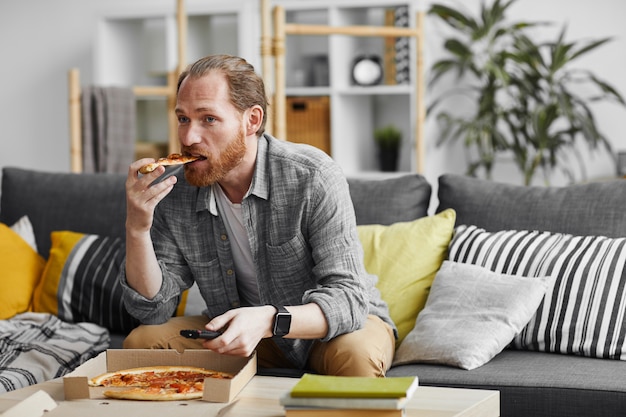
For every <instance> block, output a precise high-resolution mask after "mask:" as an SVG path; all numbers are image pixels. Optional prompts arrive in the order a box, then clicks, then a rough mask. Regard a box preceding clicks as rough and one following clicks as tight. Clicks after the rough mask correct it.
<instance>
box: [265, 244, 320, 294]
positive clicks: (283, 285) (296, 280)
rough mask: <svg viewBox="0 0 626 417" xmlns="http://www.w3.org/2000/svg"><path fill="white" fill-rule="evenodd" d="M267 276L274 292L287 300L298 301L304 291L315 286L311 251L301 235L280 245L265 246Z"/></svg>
mask: <svg viewBox="0 0 626 417" xmlns="http://www.w3.org/2000/svg"><path fill="white" fill-rule="evenodd" d="M266 250H267V255H268V258H267V263H268V267H269V271H267V272H268V275H269V276H270V277H271V283H272V284H273V286H274V288H275V291H276V292H277V293H278V294H280V295H281V297H285V298H287V299H289V300H294V299H297V300H300V298H301V297H302V293H304V291H306V290H308V289H311V288H313V287H314V286H315V279H314V277H313V274H312V268H313V259H312V258H311V251H310V248H309V246H308V244H307V243H306V241H305V240H304V237H303V236H302V235H301V234H297V235H296V236H294V237H292V238H291V239H289V240H288V241H287V242H285V243H283V244H281V245H278V246H276V245H270V244H267V245H266Z"/></svg>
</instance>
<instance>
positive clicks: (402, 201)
mask: <svg viewBox="0 0 626 417" xmlns="http://www.w3.org/2000/svg"><path fill="white" fill-rule="evenodd" d="M348 185H349V187H350V197H351V198H352V204H353V205H354V211H355V213H356V222H357V224H360V225H361V224H383V225H390V224H392V223H397V222H405V221H411V220H415V219H419V218H420V217H424V216H426V215H427V214H428V206H429V205H430V197H431V192H432V187H431V185H430V184H429V183H428V181H427V180H426V179H425V178H424V177H423V176H421V175H419V174H400V175H394V176H390V177H386V176H384V177H366V178H363V177H361V178H359V177H350V178H348Z"/></svg>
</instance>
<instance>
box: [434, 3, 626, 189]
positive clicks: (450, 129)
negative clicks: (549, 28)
mask: <svg viewBox="0 0 626 417" xmlns="http://www.w3.org/2000/svg"><path fill="white" fill-rule="evenodd" d="M514 2H515V0H509V1H506V0H505V1H501V0H495V1H494V2H493V3H492V5H491V6H490V7H488V6H486V5H485V4H484V3H483V4H482V6H481V10H480V18H474V17H472V15H471V13H467V12H464V11H460V10H456V9H453V8H451V7H448V6H445V5H442V4H433V5H432V6H431V8H430V10H429V11H428V13H429V15H431V16H435V17H437V18H439V19H441V20H442V21H443V22H445V23H446V24H447V25H449V26H450V27H451V28H453V30H454V31H455V34H454V35H453V36H452V37H450V38H449V39H446V40H445V41H444V48H445V50H446V51H447V53H448V56H447V57H446V58H444V59H441V60H439V61H437V62H435V63H434V64H433V66H432V79H431V86H432V85H434V84H435V83H437V82H438V81H439V80H441V79H442V76H443V75H445V74H448V73H452V72H454V73H456V74H457V77H458V78H459V79H458V80H457V81H456V82H455V85H454V87H452V88H450V89H448V90H446V91H444V92H443V93H442V94H441V95H440V96H439V97H437V99H436V100H435V101H433V103H432V104H431V105H430V107H429V109H428V114H429V115H430V114H432V112H433V111H434V110H435V109H436V108H437V107H439V106H441V105H442V104H443V102H444V101H447V100H449V99H451V98H452V97H455V98H458V97H459V95H460V96H465V97H468V98H469V99H470V101H471V102H473V104H474V105H473V110H472V113H471V114H470V115H469V116H467V115H466V116H458V115H456V114H454V113H453V112H451V111H448V110H445V109H444V110H441V111H439V112H438V113H437V115H436V117H437V120H438V122H439V123H440V126H441V128H442V130H441V132H442V133H441V136H440V138H439V140H438V143H439V144H441V143H443V142H445V141H448V140H454V139H463V140H464V142H465V145H466V146H467V147H468V150H470V161H469V166H468V170H467V173H468V175H472V176H475V175H476V174H477V173H478V172H479V171H480V170H482V171H483V172H484V174H485V176H486V177H487V178H490V176H491V171H492V169H493V166H494V164H495V162H496V161H497V157H498V156H499V155H501V154H503V153H508V154H511V155H513V160H514V161H515V164H516V165H517V167H518V168H519V170H520V172H521V173H522V174H523V177H524V184H527V185H529V184H531V183H532V181H533V179H534V177H535V175H536V174H537V172H538V171H541V172H543V174H544V177H545V180H546V182H549V177H550V174H551V173H552V171H553V170H554V169H555V168H557V167H558V168H561V169H562V170H563V172H564V173H565V175H566V176H567V177H568V178H569V179H570V181H572V182H573V181H574V180H575V177H576V176H575V173H574V170H573V166H572V164H571V159H572V157H573V158H574V159H576V160H578V162H579V164H578V166H579V167H580V168H581V171H582V173H583V176H584V175H585V174H584V160H583V158H582V157H581V156H580V155H579V154H578V145H579V144H578V141H579V140H582V141H583V142H584V143H586V144H587V145H588V147H589V149H590V150H596V149H598V148H599V147H604V148H605V149H606V150H608V151H609V152H610V155H612V156H613V152H612V150H611V145H610V143H609V141H608V140H607V138H606V137H605V136H604V135H603V134H602V133H601V132H600V130H599V129H598V127H597V125H596V121H595V119H594V117H593V113H592V111H591V108H590V103H591V102H592V101H599V100H611V101H614V102H616V103H619V104H621V105H625V103H624V99H623V98H622V96H621V95H620V94H619V93H618V92H617V91H616V90H615V89H614V88H613V87H612V86H611V85H609V84H608V83H606V82H604V81H602V80H600V79H599V78H598V77H596V76H595V75H594V74H593V73H592V72H590V71H584V70H577V69H572V68H571V63H572V61H574V60H576V59H577V58H579V57H580V56H582V55H584V54H586V53H588V52H590V51H592V50H594V49H596V48H597V47H599V46H601V45H603V44H605V43H606V42H608V41H609V40H610V39H609V38H604V39H600V40H592V41H586V42H567V41H566V40H565V28H563V30H562V31H561V32H560V34H559V36H558V38H557V39H556V40H554V41H548V42H539V43H537V42H535V41H533V40H532V39H531V37H530V36H529V34H528V32H529V29H531V28H533V27H535V26H538V25H545V24H547V23H545V22H534V23H533V22H509V21H507V20H506V16H505V12H506V11H507V9H508V8H509V7H510V6H511V5H512V4H513V3H514ZM579 91H593V94H592V95H590V96H588V97H584V96H583V95H582V94H580V93H578V92H579Z"/></svg>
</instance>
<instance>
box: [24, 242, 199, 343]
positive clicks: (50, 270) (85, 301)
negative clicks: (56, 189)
mask: <svg viewBox="0 0 626 417" xmlns="http://www.w3.org/2000/svg"><path fill="white" fill-rule="evenodd" d="M50 238H51V242H52V246H51V248H50V256H49V257H48V260H47V262H46V266H45V268H44V271H43V274H42V278H41V280H40V281H39V284H38V286H37V288H36V289H35V292H34V295H33V309H34V311H36V312H41V313H51V314H55V315H57V316H58V317H59V318H60V319H62V320H63V321H65V322H68V323H78V322H82V321H86V322H91V323H96V324H99V325H101V326H104V327H106V328H107V329H109V330H110V331H111V332H113V333H122V334H126V333H128V332H130V331H131V330H132V329H134V328H135V327H136V326H137V325H138V324H139V321H138V320H137V319H135V318H134V317H132V316H131V315H130V314H129V313H128V312H127V311H126V308H125V307H124V305H123V303H122V286H121V284H120V282H119V280H118V275H119V271H120V268H122V267H123V261H124V256H125V252H126V246H125V243H124V240H123V239H121V238H112V237H106V236H99V235H91V234H84V233H76V232H71V231H55V232H52V233H51V234H50ZM204 309H206V303H205V302H204V299H203V298H202V295H201V294H200V291H199V290H198V285H197V284H195V283H194V285H193V286H192V287H191V288H190V289H189V290H186V291H184V292H183V294H182V295H181V300H180V303H179V305H178V308H177V310H176V313H175V314H176V315H179V316H183V315H185V316H188V315H200V314H202V312H203V310H204Z"/></svg>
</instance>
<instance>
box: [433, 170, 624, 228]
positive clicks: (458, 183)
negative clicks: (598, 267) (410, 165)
mask: <svg viewBox="0 0 626 417" xmlns="http://www.w3.org/2000/svg"><path fill="white" fill-rule="evenodd" d="M438 198H439V206H438V207H437V212H440V211H443V210H445V209H447V208H453V209H454V210H455V211H456V219H457V220H456V225H461V224H466V225H474V226H478V227H481V228H483V229H485V230H487V231H489V232H496V231H500V230H539V231H549V232H556V233H568V234H572V235H577V236H607V237H624V236H626V180H614V181H603V182H594V183H587V184H577V185H570V186H565V187H536V186H534V187H526V186H521V185H512V184H504V183H498V182H494V181H488V180H483V179H477V178H472V177H467V176H461V175H453V174H444V175H442V176H441V177H439V189H438Z"/></svg>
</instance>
